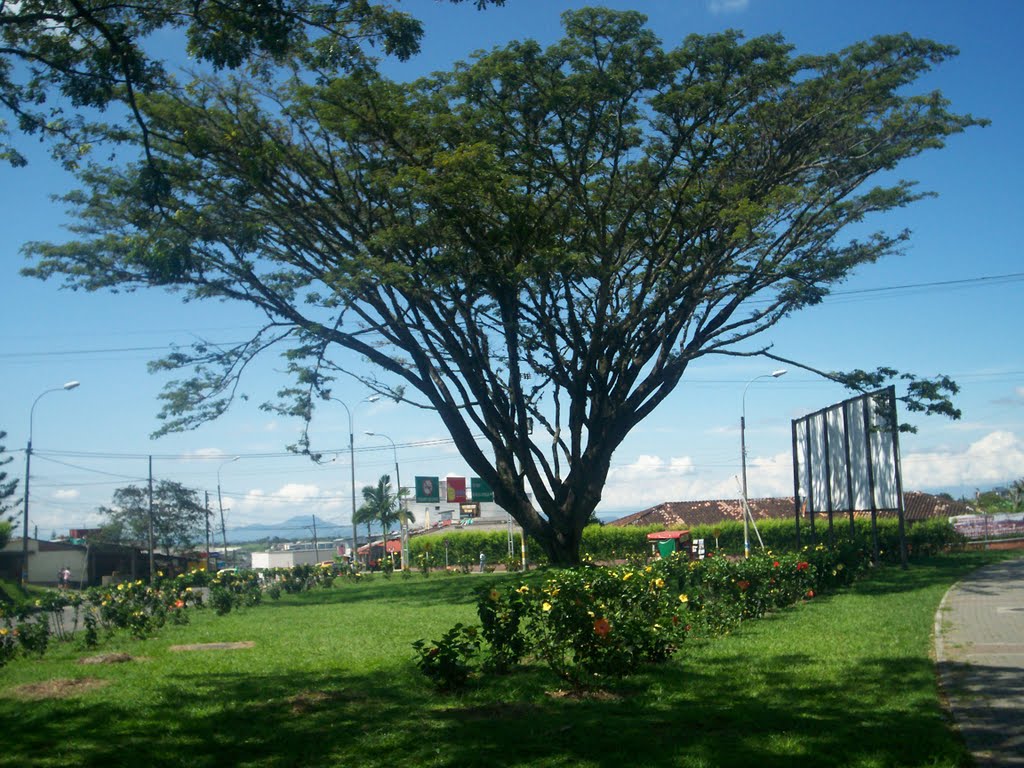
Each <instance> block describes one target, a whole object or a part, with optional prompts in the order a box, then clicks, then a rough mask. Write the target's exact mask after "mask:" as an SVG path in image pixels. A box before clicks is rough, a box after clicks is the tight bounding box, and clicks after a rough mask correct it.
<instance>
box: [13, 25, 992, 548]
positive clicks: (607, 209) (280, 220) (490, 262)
mask: <svg viewBox="0 0 1024 768" xmlns="http://www.w3.org/2000/svg"><path fill="white" fill-rule="evenodd" d="M644 23H645V19H644V17H643V16H641V15H640V14H637V13H632V12H614V11H608V10H582V11H577V12H571V13H567V14H565V16H564V24H565V28H566V37H565V38H564V39H563V40H562V41H560V42H558V43H556V44H555V45H553V46H551V47H549V48H547V49H542V48H541V47H540V46H539V45H538V44H536V43H534V42H516V43H512V44H510V45H508V46H506V47H503V48H498V49H495V50H493V51H491V52H489V53H484V54H480V55H478V56H477V57H476V58H475V59H473V60H472V61H471V62H469V63H464V64H459V65H458V66H456V67H455V68H454V69H453V70H452V71H451V72H448V73H440V74H435V75H433V76H431V77H428V78H425V79H422V80H419V81H416V82H413V83H397V82H392V81H389V80H387V79H385V78H383V77H381V76H379V75H377V74H376V73H375V72H373V71H372V70H368V69H362V70H360V71H358V72H354V73H351V74H350V75H348V76H345V77H340V78H336V79H333V80H330V81H328V82H323V83H317V84H310V83H309V82H308V79H307V81H305V82H293V83H289V84H287V85H285V86H279V87H276V88H275V89H273V90H271V89H268V88H265V87H260V86H259V85H254V84H252V83H247V82H245V81H240V80H232V81H231V82H222V81H217V80H213V79H206V80H203V81H202V82H197V83H194V84H193V85H192V86H191V87H190V88H189V89H187V90H175V91H165V92H163V93H160V94H155V95H154V96H152V97H150V98H146V99H145V100H142V101H140V108H141V109H142V110H143V112H144V114H145V117H146V120H147V122H148V124H149V125H150V126H151V134H150V140H151V154H152V156H151V158H150V160H149V161H148V162H140V163H137V164H131V165H107V166H98V165H97V166H91V167H89V168H86V169H84V170H83V171H82V172H81V173H80V178H81V180H82V182H83V184H84V185H85V188H86V189H85V191H83V192H81V193H76V194H72V195H70V196H68V200H69V201H70V202H71V203H73V204H74V205H75V206H77V210H78V215H79V217H80V221H81V223H80V225H79V226H78V233H79V235H80V239H78V240H77V241H75V242H71V243H67V244H62V245H46V244H36V245H33V246H31V247H30V249H29V250H30V253H31V254H32V255H33V256H34V257H35V258H36V264H35V266H34V267H32V268H30V269H28V270H26V271H27V273H28V274H31V275H34V276H37V277H41V278H48V277H52V276H58V275H60V276H63V277H64V280H65V281H66V283H67V284H68V285H70V286H72V287H75V288H85V289H88V290H97V289H108V288H109V289H116V290H124V289H134V288H139V287H164V288H168V289H170V290H177V291H180V292H181V293H182V294H183V296H185V297H186V298H187V299H215V300H220V299H232V300H237V301H239V302H242V303H245V304H250V305H255V306H256V307H258V308H259V309H261V310H262V311H263V312H265V313H266V316H267V318H268V322H267V325H266V327H265V328H264V329H263V331H262V332H260V333H259V334H258V335H256V336H255V337H254V338H253V339H251V340H250V341H248V342H246V343H245V344H241V345H238V346H236V347H233V348H231V349H224V348H222V347H215V346H212V345H209V346H204V345H199V346H197V347H196V348H195V349H192V350H191V351H185V350H181V351H178V352H176V353H175V354H173V355H172V356H171V357H170V358H168V359H167V360H164V361H162V362H161V363H160V364H158V365H157V366H156V367H157V368H163V369H182V370H187V371H189V374H188V377H187V378H185V379H182V380H180V381H177V382H174V383H172V384H171V385H170V386H169V389H168V391H166V392H165V395H164V397H165V407H164V409H163V413H162V416H164V417H165V419H166V422H165V426H164V430H176V429H187V428H190V427H193V426H195V425H197V424H198V423H200V422H202V421H203V420H205V419H210V418H215V417H216V416H217V415H218V414H220V413H221V412H223V410H224V409H225V408H226V407H227V406H228V404H229V403H230V400H231V398H232V397H233V396H234V393H235V391H236V388H237V386H238V379H239V377H240V376H241V374H242V371H243V370H244V368H245V366H246V364H247V363H248V362H249V361H250V360H251V359H252V358H253V357H255V356H256V355H259V354H261V353H262V352H263V351H264V350H265V349H267V348H268V347H270V346H272V345H274V344H281V345H283V346H284V348H285V349H286V354H287V356H288V357H289V360H290V363H291V369H292V371H293V372H294V374H295V376H296V386H295V387H293V388H291V389H289V390H287V391H286V392H285V394H286V395H288V396H290V397H292V398H293V399H292V400H290V401H289V400H286V401H285V402H282V403H281V407H285V408H288V409H289V410H290V412H293V413H298V414H300V415H302V416H304V417H306V418H309V417H311V415H312V410H313V408H314V406H315V404H316V403H317V402H318V397H326V396H328V395H329V393H330V388H331V386H332V381H333V379H334V378H335V377H337V376H339V375H350V376H355V377H356V378H358V379H360V380H362V381H363V382H365V383H366V384H367V385H368V386H369V387H370V388H371V389H373V390H374V391H376V392H378V393H381V394H385V395H389V396H391V397H394V398H396V399H398V400H403V401H406V402H409V403H412V404H415V405H419V406H422V407H424V408H430V409H434V410H436V411H437V412H438V413H439V414H440V416H441V417H442V418H443V419H444V422H445V424H446V425H447V428H448V429H449V430H450V432H451V435H452V437H453V439H454V440H455V443H456V445H457V446H458V448H459V449H460V451H461V453H462V456H463V457H464V458H465V460H466V461H467V463H468V464H469V466H470V467H471V468H472V469H473V471H474V472H476V473H477V474H478V475H479V476H480V477H481V478H482V479H483V480H484V481H486V482H487V483H488V484H489V485H490V486H491V488H493V489H494V495H495V500H496V501H497V502H498V504H500V505H501V506H502V507H503V508H504V509H506V510H508V511H509V513H510V514H511V515H512V516H513V517H514V518H515V519H516V520H517V521H518V522H519V523H520V524H521V525H522V526H523V528H524V529H525V531H526V532H527V533H528V534H529V535H531V536H533V537H534V538H535V539H536V540H537V541H538V542H539V543H540V545H541V546H542V547H543V548H544V550H545V551H546V553H547V555H548V556H549V557H550V558H551V560H552V562H554V563H559V564H569V563H575V562H577V560H578V554H579V544H580V535H581V531H582V528H583V526H584V525H585V523H586V522H587V520H588V519H589V518H590V516H591V514H592V512H593V511H594V509H595V508H596V506H597V504H598V502H599V501H600V499H601V492H602V488H603V487H604V484H605V481H606V479H607V475H608V470H609V466H610V462H611V458H612V455H613V453H614V452H615V450H616V448H617V447H618V446H619V445H620V444H621V442H622V440H623V439H624V438H625V437H626V435H627V434H628V433H629V432H630V430H631V429H633V428H634V427H635V426H636V425H637V424H639V423H640V422H641V421H642V420H643V419H645V418H647V417H648V416H650V415H651V414H652V413H653V412H654V411H655V409H656V408H657V407H658V406H659V405H660V404H661V403H662V402H663V401H664V400H665V398H666V397H668V396H669V394H670V393H671V392H672V391H673V390H674V389H675V387H676V385H677V384H678V383H679V381H680V379H681V377H682V376H683V374H684V372H685V371H686V369H687V367H688V366H689V364H690V363H691V362H693V361H694V360H696V359H698V358H701V357H704V356H708V355H758V354H765V355H770V356H771V355H775V352H770V351H769V349H768V345H767V344H765V343H764V342H760V341H759V340H758V339H759V337H761V336H763V334H764V332H765V331H767V330H769V329H771V328H772V327H773V326H774V325H775V324H776V323H778V322H779V321H780V320H782V319H783V318H784V317H786V316H788V315H790V314H791V313H793V312H795V311H797V310H799V309H801V308H803V307H806V306H809V305H813V304H816V303H818V302H820V301H821V300H822V299H823V298H824V297H825V296H826V295H827V294H828V292H829V289H830V287H831V286H832V285H834V284H836V283H837V282H839V281H842V280H843V279H844V278H845V277H846V276H847V275H848V274H849V273H850V272H851V271H852V270H853V269H855V268H857V267H858V266H860V265H864V264H868V263H871V262H873V261H875V260H876V259H878V258H881V257H883V256H885V255H888V254H891V253H893V252H895V251H898V250H899V248H900V247H901V244H902V243H903V242H904V241H905V240H906V238H907V233H906V232H896V233H885V232H877V233H874V234H867V235H865V236H863V237H861V238H859V239H851V238H850V237H849V236H848V235H846V234H845V230H847V228H848V227H850V225H855V224H860V223H861V222H863V221H864V220H865V219H867V218H869V217H870V216H871V215H872V214H876V213H879V212H884V211H888V210H892V209H894V208H898V207H900V206H903V205H906V204H908V203H911V202H912V201H914V200H915V199H917V198H919V197H920V196H921V193H919V192H916V191H915V190H914V189H913V186H912V184H911V183H910V182H907V181H901V180H898V179H896V178H895V177H894V176H893V174H892V173H889V172H891V171H892V170H893V169H894V168H895V167H896V166H897V165H898V164H899V162H900V161H902V160H903V159H905V158H908V157H913V156H915V155H917V154H918V153H920V152H922V151H923V150H925V149H931V148H937V147H941V146H943V144H944V140H945V138H946V137H947V136H949V135H950V134H954V133H958V132H960V131H963V130H964V129H965V128H967V127H968V126H971V125H976V124H978V123H979V122H981V121H978V120H976V119H974V118H972V117H971V116H969V115H958V114H955V113H953V112H951V111H950V109H949V107H948V104H947V103H946V101H945V100H944V99H943V97H942V96H941V95H940V94H939V93H915V92H913V84H914V81H915V80H916V79H917V78H919V77H920V76H921V75H922V74H924V73H926V72H928V71H929V70H930V69H931V68H932V67H933V66H934V65H936V64H938V63H939V62H942V61H943V60H945V59H947V58H948V57H950V56H952V55H953V54H954V53H955V51H954V50H953V49H952V48H950V47H948V46H944V45H940V44H937V43H934V42H931V41H927V40H919V39H914V38H912V37H910V36H908V35H895V36H885V37H879V38H875V39H873V40H871V41H868V42H863V43H858V44H856V45H853V46H851V47H849V48H847V49H845V50H842V51H840V52H838V53H831V54H824V55H797V54H795V52H794V50H793V49H792V47H791V46H790V45H788V44H786V43H785V42H784V41H783V40H782V39H781V38H780V37H778V36H767V37H758V38H755V39H751V40H745V39H743V37H742V36H741V35H740V34H738V33H734V32H726V33H722V34H714V35H708V36H690V37H687V38H686V39H685V40H683V41H682V42H681V43H680V44H679V45H678V46H677V47H675V48H672V49H669V50H666V49H664V48H663V47H662V45H661V44H660V42H659V41H658V40H657V39H656V38H655V36H654V35H653V34H652V33H651V32H650V31H648V30H647V29H646V28H645V26H644ZM152 167H156V168H158V169H159V173H160V174H161V178H162V183H161V184H159V185H154V184H153V183H151V168H152ZM872 180H877V181H876V182H875V183H876V185H875V186H872V185H871V184H872ZM341 350H348V351H350V352H354V353H356V355H355V356H356V357H358V362H356V363H348V362H347V361H348V360H350V359H352V356H349V357H345V356H342V355H339V354H338V353H339V351H341ZM367 361H368V362H369V363H371V364H373V365H372V366H367V365H366V364H365V363H366V362H367ZM790 362H794V361H790ZM826 375H829V376H832V377H833V378H836V379H837V380H841V381H843V382H845V383H847V384H849V385H851V386H853V387H859V388H865V387H874V386H877V385H880V384H881V383H883V382H884V381H885V380H887V379H889V378H892V377H900V376H901V374H899V372H897V371H894V370H892V369H879V370H878V371H875V372H873V373H868V372H865V371H859V370H858V371H854V372H853V373H852V374H838V373H828V372H826ZM902 376H903V377H908V376H909V375H908V374H903V375H902ZM904 384H905V385H906V386H905V394H904V395H902V397H903V399H904V402H905V403H906V404H907V405H908V406H909V407H910V408H914V409H920V410H926V411H928V412H938V413H945V414H947V415H950V416H953V417H956V416H957V415H958V412H957V411H956V409H955V408H954V407H953V405H952V403H951V402H950V400H949V395H950V394H952V393H953V392H955V384H954V383H953V382H952V381H950V380H949V379H947V378H945V377H938V378H937V379H932V380H927V379H926V380H921V379H917V378H914V377H913V376H909V378H906V380H905V381H904ZM289 404H290V405H289ZM480 435H482V436H483V440H482V441H480V439H479V438H480ZM531 493H532V497H531Z"/></svg>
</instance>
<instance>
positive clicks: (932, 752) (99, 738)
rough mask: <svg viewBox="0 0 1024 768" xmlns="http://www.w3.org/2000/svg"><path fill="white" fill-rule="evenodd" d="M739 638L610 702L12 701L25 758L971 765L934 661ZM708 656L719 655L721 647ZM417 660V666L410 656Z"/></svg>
mask: <svg viewBox="0 0 1024 768" xmlns="http://www.w3.org/2000/svg"><path fill="white" fill-rule="evenodd" d="M729 645H730V644H728V643H723V644H721V648H720V649H719V650H716V651H713V652H711V653H707V652H705V653H703V654H702V658H701V660H700V662H699V664H698V663H688V662H686V661H685V660H683V661H682V663H671V664H666V665H660V666H657V667H651V668H649V669H648V670H646V671H645V672H644V674H642V675H640V676H639V677H637V678H635V679H631V680H630V681H626V682H625V683H622V684H620V685H615V686H613V687H612V688H611V690H610V693H608V694H605V695H602V696H585V697H582V698H574V697H571V696H552V695H549V694H550V692H551V691H552V690H553V689H556V688H557V687H558V685H557V681H555V680H554V679H553V678H552V677H550V676H549V675H548V674H547V673H546V672H545V671H543V670H538V669H534V670H530V669H527V670H525V671H523V672H521V673H519V674H513V675H509V676H506V677H502V678H486V679H484V680H482V681H479V682H478V683H477V684H476V686H475V687H473V688H471V689H470V690H469V691H468V692H466V693H465V694H462V695H450V694H449V695H446V694H435V693H433V692H431V691H430V690H429V689H427V688H426V687H425V685H424V683H423V682H422V679H417V678H414V677H412V676H411V675H410V674H408V670H406V672H405V673H401V674H398V675H396V676H392V677H384V676H373V675H363V674H356V673H353V672H351V671H342V670H337V669H334V670H323V671H317V672H308V673H303V674H288V675H284V674H260V673H258V672H247V673H220V674H214V675H208V674H204V675H193V676H185V677H181V678H178V679H175V680H173V681H168V682H162V683H159V684H157V686H156V688H155V689H151V690H149V691H147V692H146V694H145V695H144V696H143V698H142V699H141V700H138V699H137V697H136V695H135V694H134V692H133V691H131V690H121V691H111V689H112V688H115V687H116V686H117V682H116V681H115V682H114V684H113V685H112V686H110V687H108V689H107V691H106V692H104V694H103V695H99V696H83V697H80V698H71V699H65V700H61V701H23V700H22V701H19V700H16V699H11V698H0V720H2V721H5V722H6V724H7V730H6V733H8V734H11V733H16V734H18V735H17V738H16V739H14V741H13V743H10V740H9V739H8V742H9V743H8V745H7V747H6V749H5V750H4V754H3V756H2V757H0V764H5V765H19V766H50V765H54V766H56V765H81V766H104V767H112V766H129V765H130V766H133V767H134V766H140V765H141V766H192V767H194V768H204V767H205V766H211V767H212V766H226V765H258V766H271V767H276V766H307V765H338V766H365V767H366V768H384V767H385V766H387V767H388V768H392V767H393V766H394V765H396V764H400V765H408V766H453V767H454V766H459V767H460V768H471V767H472V766H488V767H489V768H494V766H518V765H522V766H545V767H546V768H547V767H551V766H566V768H568V767H569V766H594V767H595V768H623V767H624V766H653V767H654V768H661V767H664V768H668V767H669V766H690V765H692V766H750V765H757V766H759V768H775V767H776V766H778V768H782V767H783V766H787V767H788V766H791V765H794V764H795V763H797V762H799V764H800V765H802V766H817V765H821V766H825V765H829V766H832V765H885V766H889V765H893V766H895V765H901V766H914V765H922V766H924V765H929V766H932V765H940V766H941V765H949V766H956V765H960V764H962V763H961V761H962V759H963V754H964V753H963V749H962V747H961V746H960V744H959V742H958V740H957V739H956V738H955V736H953V735H952V734H951V732H950V730H949V728H948V724H947V723H946V721H945V718H944V716H943V713H942V712H941V711H940V710H939V708H938V707H937V705H936V702H935V699H934V697H931V698H929V697H926V696H925V697H915V696H914V695H910V696H906V697H901V696H898V695H897V696H893V695H891V694H890V693H889V692H890V691H891V690H892V688H893V687H894V686H895V687H897V688H898V687H899V686H900V685H901V681H910V683H911V684H910V685H909V686H908V688H909V689H910V690H919V689H920V683H921V679H922V678H928V679H931V677H932V675H933V670H932V668H931V665H930V664H928V663H927V661H923V660H922V661H912V662H905V661H901V662H898V663H897V662H894V661H893V660H891V659H886V658H876V659H871V660H869V661H867V662H866V663H864V664H862V665H861V666H859V667H858V668H857V669H855V670H850V671H849V672H847V673H846V674H845V675H843V676H840V677H839V678H838V679H839V682H838V683H835V682H834V681H835V680H836V677H835V676H834V675H833V676H831V677H830V678H829V679H830V680H832V681H833V682H831V683H823V682H822V680H823V676H822V675H820V674H817V667H816V665H817V663H819V662H815V661H813V660H812V659H811V658H810V657H809V656H805V655H802V654H779V655H775V656H763V657H761V660H760V664H759V666H757V667H756V668H755V667H753V666H752V665H751V663H750V661H749V659H748V658H746V657H745V656H742V655H738V654H737V652H736V651H735V649H733V650H729V648H728V646H729ZM705 650H707V649H705ZM409 666H410V667H411V664H410V665H409Z"/></svg>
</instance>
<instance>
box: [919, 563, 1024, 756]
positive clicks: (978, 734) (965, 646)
mask: <svg viewBox="0 0 1024 768" xmlns="http://www.w3.org/2000/svg"><path fill="white" fill-rule="evenodd" d="M935 657H936V662H937V664H938V669H939V675H940V679H941V681H942V687H943V690H944V692H945V694H946V696H947V697H948V700H949V706H950V710H951V711H952V713H953V718H954V720H955V722H956V724H957V727H958V728H959V729H960V732H961V733H962V734H963V737H964V740H965V741H966V742H967V747H968V749H970V750H971V753H972V754H973V755H974V759H975V762H976V763H977V765H978V766H979V768H1010V767H1011V766H1012V767H1013V768H1024V558H1018V559H1016V560H1008V561H1006V562H1003V563H998V564H996V565H990V566H986V567H985V568H981V569H979V570H977V571H975V572H974V573H972V574H971V575H970V576H968V577H967V578H965V579H964V580H963V581H961V582H960V583H958V584H956V585H955V586H953V587H952V588H951V589H950V590H949V592H947V593H946V596H945V597H944V598H943V599H942V603H941V605H940V606H939V610H938V612H937V613H936V614H935Z"/></svg>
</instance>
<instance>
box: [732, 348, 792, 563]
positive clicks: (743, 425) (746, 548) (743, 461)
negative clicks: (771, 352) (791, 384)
mask: <svg viewBox="0 0 1024 768" xmlns="http://www.w3.org/2000/svg"><path fill="white" fill-rule="evenodd" d="M785 374H786V369H785V368H780V369H779V370H777V371H772V372H771V373H762V374H761V375H760V376H755V377H754V378H752V379H751V380H750V381H748V382H747V386H745V387H744V388H743V398H742V403H741V410H740V465H741V467H742V468H743V470H742V471H743V557H750V532H749V528H748V521H747V518H748V517H749V515H750V510H749V504H748V503H747V439H746V432H747V390H748V389H750V385H751V384H753V383H754V382H755V381H757V380H758V379H767V378H769V377H770V378H773V379H777V378H779V376H784V375H785Z"/></svg>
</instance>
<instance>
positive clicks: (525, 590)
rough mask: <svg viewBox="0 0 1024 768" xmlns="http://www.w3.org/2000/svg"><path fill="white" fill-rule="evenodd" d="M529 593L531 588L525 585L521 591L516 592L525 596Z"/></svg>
mask: <svg viewBox="0 0 1024 768" xmlns="http://www.w3.org/2000/svg"><path fill="white" fill-rule="evenodd" d="M529 591H530V588H529V587H528V586H526V585H525V584H523V586H521V587H520V588H519V589H517V590H516V592H518V593H519V594H520V595H525V594H526V593H527V592H529Z"/></svg>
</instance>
